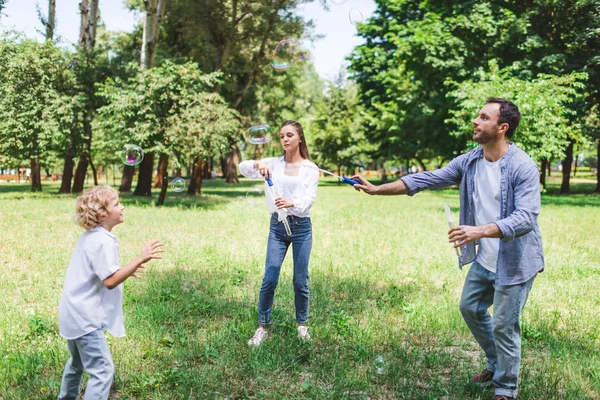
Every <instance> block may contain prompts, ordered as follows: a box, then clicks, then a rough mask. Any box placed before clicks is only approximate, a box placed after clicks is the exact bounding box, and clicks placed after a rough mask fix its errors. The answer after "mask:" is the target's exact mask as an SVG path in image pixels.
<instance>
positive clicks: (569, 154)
mask: <svg viewBox="0 0 600 400" xmlns="http://www.w3.org/2000/svg"><path fill="white" fill-rule="evenodd" d="M571 164H573V140H570V141H569V145H568V146H567V149H566V151H565V159H564V160H563V161H562V184H561V185H560V193H561V194H568V193H570V191H571V190H570V186H569V185H570V179H571Z"/></svg>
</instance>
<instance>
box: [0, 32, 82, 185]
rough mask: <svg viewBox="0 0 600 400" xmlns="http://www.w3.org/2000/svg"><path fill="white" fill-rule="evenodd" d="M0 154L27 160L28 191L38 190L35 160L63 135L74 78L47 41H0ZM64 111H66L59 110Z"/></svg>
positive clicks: (60, 53)
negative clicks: (63, 118)
mask: <svg viewBox="0 0 600 400" xmlns="http://www.w3.org/2000/svg"><path fill="white" fill-rule="evenodd" d="M0 63H1V65H2V66H3V68H2V69H1V70H0V149H1V150H0V152H1V153H2V154H5V155H9V156H11V157H13V158H20V159H28V160H29V162H30V167H31V190H32V191H34V192H35V191H41V190H42V184H41V180H40V158H41V157H43V155H44V153H45V152H47V151H48V150H49V149H50V148H51V147H52V145H53V143H55V142H56V141H57V140H58V137H59V136H60V135H62V134H63V132H62V130H63V129H64V127H65V124H64V123H63V121H62V120H61V116H64V115H65V114H67V115H68V114H69V111H68V110H69V109H70V102H71V96H70V95H69V94H68V93H69V90H71V88H72V86H73V85H74V83H75V82H74V76H73V74H72V72H71V70H70V69H69V63H68V57H67V56H66V54H65V53H64V52H63V51H61V50H60V49H58V48H57V47H55V46H54V44H53V43H52V42H50V41H48V42H45V43H43V44H39V43H36V42H34V41H31V40H26V41H24V42H15V41H7V40H4V41H2V42H0ZM65 110H66V111H65Z"/></svg>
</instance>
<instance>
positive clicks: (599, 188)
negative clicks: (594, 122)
mask: <svg viewBox="0 0 600 400" xmlns="http://www.w3.org/2000/svg"><path fill="white" fill-rule="evenodd" d="M596 159H597V160H598V161H597V162H596V190H594V192H595V193H600V139H598V148H597V149H596Z"/></svg>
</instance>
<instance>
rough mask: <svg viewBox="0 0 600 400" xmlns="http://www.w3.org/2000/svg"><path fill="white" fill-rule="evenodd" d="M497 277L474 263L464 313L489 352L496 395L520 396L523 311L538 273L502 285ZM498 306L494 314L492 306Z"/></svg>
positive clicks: (465, 292) (464, 297)
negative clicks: (524, 280) (507, 284)
mask: <svg viewBox="0 0 600 400" xmlns="http://www.w3.org/2000/svg"><path fill="white" fill-rule="evenodd" d="M495 279H496V276H495V274H494V273H492V272H490V271H488V270H487V269H485V268H484V267H483V266H481V265H480V264H479V263H478V262H477V261H475V262H474V263H473V265H471V268H470V269H469V272H468V274H467V278H466V280H465V286H464V287H463V292H462V297H461V299H460V312H461V313H462V316H463V318H464V320H465V322H466V323H467V325H468V326H469V329H470V330H471V333H473V336H475V339H476V340H477V342H478V343H479V345H480V346H481V348H482V349H483V351H484V352H485V355H486V357H487V360H488V366H487V369H488V370H489V371H491V372H493V373H494V378H493V380H492V382H493V384H494V387H495V389H496V395H504V396H508V397H514V398H517V392H518V390H517V384H518V380H519V368H520V365H521V311H522V310H523V307H524V306H525V303H526V302H527V296H528V295H529V291H530V290H531V286H532V285H533V280H534V279H535V276H534V277H533V278H531V279H530V280H528V281H526V282H523V283H521V284H518V285H511V286H499V285H496V284H495ZM492 305H493V306H494V316H493V319H492V316H491V315H490V313H489V312H488V308H490V307H491V306H492Z"/></svg>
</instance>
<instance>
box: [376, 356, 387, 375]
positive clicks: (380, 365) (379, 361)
mask: <svg viewBox="0 0 600 400" xmlns="http://www.w3.org/2000/svg"><path fill="white" fill-rule="evenodd" d="M375 372H377V374H378V375H383V373H384V372H385V361H383V357H382V356H377V358H376V359H375Z"/></svg>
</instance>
